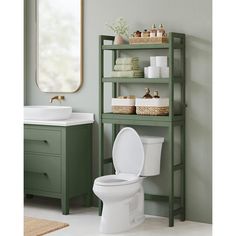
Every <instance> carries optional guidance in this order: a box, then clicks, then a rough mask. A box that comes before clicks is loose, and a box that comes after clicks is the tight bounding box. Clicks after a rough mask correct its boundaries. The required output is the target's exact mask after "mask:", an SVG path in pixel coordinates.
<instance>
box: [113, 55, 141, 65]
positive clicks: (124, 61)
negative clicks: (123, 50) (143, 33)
mask: <svg viewBox="0 0 236 236" xmlns="http://www.w3.org/2000/svg"><path fill="white" fill-rule="evenodd" d="M138 62H139V59H138V57H119V58H117V59H116V65H133V63H138Z"/></svg>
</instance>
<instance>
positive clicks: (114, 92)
mask: <svg viewBox="0 0 236 236" xmlns="http://www.w3.org/2000/svg"><path fill="white" fill-rule="evenodd" d="M116 58H117V50H112V70H113V69H114V66H115V63H116ZM112 97H113V98H116V97H117V83H112ZM116 134H117V124H112V146H113V143H114V141H115V138H116ZM112 172H113V173H115V169H114V165H113V163H112Z"/></svg>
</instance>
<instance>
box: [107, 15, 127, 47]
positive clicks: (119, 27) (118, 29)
mask: <svg viewBox="0 0 236 236" xmlns="http://www.w3.org/2000/svg"><path fill="white" fill-rule="evenodd" d="M106 25H107V27H108V28H109V29H111V30H112V31H113V32H114V33H115V40H114V44H123V43H124V42H125V40H124V38H123V36H126V37H128V24H127V22H126V21H125V19H124V18H122V17H120V18H118V19H116V21H115V22H114V23H113V24H111V25H109V24H106Z"/></svg>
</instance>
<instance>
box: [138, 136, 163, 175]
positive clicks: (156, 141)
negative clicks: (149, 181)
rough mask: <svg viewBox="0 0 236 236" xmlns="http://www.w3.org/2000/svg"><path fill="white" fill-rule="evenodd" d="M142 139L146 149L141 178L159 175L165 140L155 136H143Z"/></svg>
mask: <svg viewBox="0 0 236 236" xmlns="http://www.w3.org/2000/svg"><path fill="white" fill-rule="evenodd" d="M140 138H141V141H142V143H143V147H144V165H143V170H142V172H141V176H153V175H159V174H160V166H161V149H162V144H163V142H164V138H163V137H155V136H141V137H140Z"/></svg>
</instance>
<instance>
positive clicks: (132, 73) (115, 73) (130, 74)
mask: <svg viewBox="0 0 236 236" xmlns="http://www.w3.org/2000/svg"><path fill="white" fill-rule="evenodd" d="M143 76H144V75H143V71H141V70H129V71H112V72H111V77H134V78H142V77H143Z"/></svg>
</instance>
